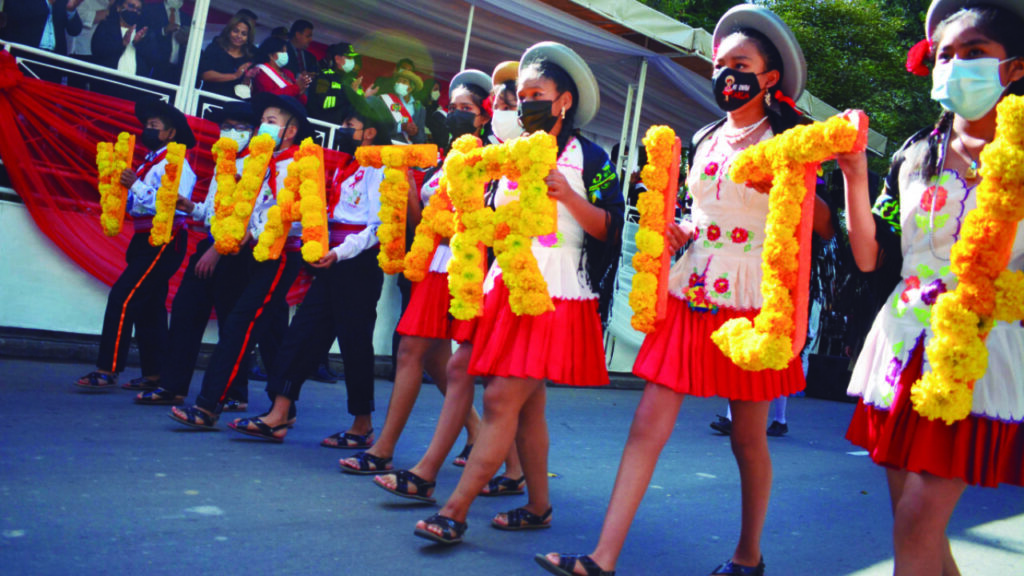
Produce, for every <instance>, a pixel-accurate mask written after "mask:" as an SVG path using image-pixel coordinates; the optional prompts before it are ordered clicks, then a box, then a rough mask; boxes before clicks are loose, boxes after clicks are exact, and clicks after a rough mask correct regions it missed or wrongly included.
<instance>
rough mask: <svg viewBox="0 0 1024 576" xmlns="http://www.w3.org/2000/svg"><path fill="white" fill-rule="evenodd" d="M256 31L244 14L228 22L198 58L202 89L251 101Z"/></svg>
mask: <svg viewBox="0 0 1024 576" xmlns="http://www.w3.org/2000/svg"><path fill="white" fill-rule="evenodd" d="M254 27H255V26H254V24H253V22H252V21H251V20H249V19H248V18H246V17H245V16H243V15H241V14H235V16H233V17H232V18H231V20H228V23H227V25H226V26H225V27H224V29H223V30H221V32H220V34H218V35H217V37H216V38H214V39H213V40H212V41H211V42H210V44H209V45H208V46H207V47H206V50H203V54H202V56H200V58H199V75H198V78H199V80H200V81H201V82H202V84H201V85H200V88H202V89H203V90H206V91H207V92H213V93H214V94H220V95H221V96H228V97H235V98H241V99H243V100H247V99H249V96H250V85H251V84H252V78H251V74H247V72H248V71H249V70H250V68H251V67H252V65H253V62H254V61H255V59H256V48H255V45H254V44H253V33H254Z"/></svg>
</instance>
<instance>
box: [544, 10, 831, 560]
mask: <svg viewBox="0 0 1024 576" xmlns="http://www.w3.org/2000/svg"><path fill="white" fill-rule="evenodd" d="M714 44H715V55H716V56H715V61H714V67H715V70H714V74H713V76H712V84H713V90H714V94H715V98H716V100H717V102H718V105H719V107H720V108H721V109H722V110H723V111H725V112H726V117H725V118H723V119H721V120H719V121H717V122H715V123H713V124H711V125H710V126H707V127H705V128H704V129H702V130H700V131H698V132H697V134H696V135H695V136H694V138H693V142H692V144H691V154H690V156H689V157H690V158H692V159H693V161H692V166H693V170H691V171H690V173H689V174H688V175H687V185H688V187H689V190H690V195H691V197H692V200H693V208H692V221H684V222H683V223H682V224H676V223H674V222H670V223H669V224H668V227H667V230H666V240H667V244H668V246H669V249H670V250H671V251H673V252H675V251H678V250H679V249H680V248H681V247H682V246H683V245H684V244H685V243H686V242H687V241H688V240H690V239H691V238H692V239H696V240H697V241H696V242H693V243H692V244H690V245H689V247H688V249H687V250H686V251H685V252H684V253H683V254H682V256H681V257H680V258H679V259H678V260H677V261H676V264H675V265H674V266H673V267H672V271H671V272H670V274H669V303H668V314H667V317H666V318H665V320H664V321H662V322H661V323H660V324H659V325H658V326H657V328H656V329H655V331H654V332H653V333H651V334H649V335H648V336H647V337H646V339H645V340H644V343H643V346H642V347H641V349H640V352H639V354H638V355H637V359H636V363H635V364H634V366H633V372H634V373H635V374H636V375H638V376H640V377H641V378H643V379H644V380H646V381H647V385H646V387H645V388H644V393H643V396H642V397H641V399H640V404H639V406H638V407H637V409H636V414H635V415H634V417H633V423H632V426H631V427H630V431H629V439H628V440H627V442H626V447H625V449H624V450H623V452H622V460H621V462H620V464H619V471H618V476H617V477H616V479H615V487H614V489H613V490H612V496H611V500H610V502H609V505H608V511H607V512H606V514H605V519H604V525H603V527H602V529H601V534H600V537H599V539H598V542H597V546H596V548H594V550H593V552H591V553H590V554H589V555H579V554H554V553H551V554H547V555H538V556H537V562H538V563H539V564H541V566H543V567H544V568H545V569H547V570H548V571H549V572H552V573H554V574H562V575H568V574H586V575H590V576H593V575H602V574H611V573H612V572H613V571H614V570H615V568H616V565H617V563H618V559H619V554H620V553H621V551H622V547H623V546H624V544H625V541H626V536H627V534H628V531H629V527H630V524H631V523H632V522H633V518H634V517H635V515H636V512H637V508H638V507H639V505H640V502H641V500H642V498H643V496H644V492H645V491H646V490H647V486H648V485H649V484H650V481H651V477H652V474H653V473H654V467H655V465H656V464H657V462H658V458H659V456H660V454H661V450H662V448H663V447H664V445H665V443H666V442H667V441H668V439H669V436H670V435H671V433H672V430H673V428H674V426H675V423H676V419H677V416H678V414H679V409H680V407H681V405H682V402H683V399H684V398H685V397H686V395H693V396H702V397H708V396H719V397H723V398H726V399H728V400H729V403H730V406H731V407H732V414H733V429H732V435H731V437H730V441H731V443H732V448H733V454H734V456H735V458H736V462H737V464H738V465H739V470H740V484H741V499H742V525H741V530H740V535H739V542H738V544H737V546H736V548H735V549H734V551H733V552H732V553H731V555H730V557H729V559H728V560H727V561H726V562H724V563H723V564H721V565H720V566H718V567H717V568H715V569H714V570H713V571H712V574H720V575H721V574H729V575H737V576H738V575H743V576H761V575H763V574H764V562H763V561H762V557H761V544H760V542H761V531H762V529H763V526H764V520H765V514H766V513H767V511H768V501H769V496H770V493H771V478H772V467H771V459H770V456H769V453H768V442H767V438H766V436H765V429H766V427H767V419H768V407H769V404H770V402H771V400H772V399H773V398H777V397H779V396H785V395H788V394H792V393H794V392H797V391H799V390H802V389H803V388H804V377H803V371H802V369H801V364H800V360H799V358H795V359H794V360H793V361H792V362H791V363H790V365H789V366H788V367H787V368H786V369H784V370H764V371H759V372H753V371H747V370H743V369H741V368H739V367H737V366H736V365H735V364H733V363H732V361H731V360H729V359H728V358H727V357H725V355H723V354H722V352H721V351H720V350H719V349H718V348H717V347H716V346H715V344H714V343H713V342H712V341H711V337H710V336H711V334H712V332H714V331H715V330H716V329H718V327H720V326H721V325H722V324H724V323H725V322H726V321H727V320H729V319H731V318H739V317H747V318H754V316H756V315H757V313H758V311H759V308H760V307H761V291H760V287H761V261H762V258H761V253H762V249H763V244H762V242H763V238H764V237H765V234H764V231H765V223H766V220H767V217H768V194H763V193H762V191H759V190H755V189H753V188H750V187H748V186H745V185H743V184H737V183H735V182H733V181H732V180H730V179H729V178H728V176H727V175H728V173H729V165H730V164H731V163H732V162H733V160H734V159H735V158H736V156H737V155H738V154H739V153H740V152H742V151H743V150H745V149H746V148H747V147H749V146H752V145H754V144H757V143H758V142H761V141H764V140H767V139H769V138H771V137H772V135H773V134H778V133H780V132H782V131H784V130H786V129H788V128H791V127H792V126H793V125H794V124H796V123H797V122H798V116H797V115H796V113H795V111H794V110H793V109H792V108H791V107H790V105H789V104H788V103H787V102H791V101H792V100H791V99H793V100H795V99H796V98H798V97H799V96H800V93H801V92H802V91H803V86H804V83H805V80H806V64H805V63H804V57H803V53H802V51H801V50H800V46H799V45H798V44H797V42H796V38H795V37H794V36H793V33H792V32H791V31H790V29H789V28H788V27H787V26H786V25H785V24H784V23H783V22H782V20H781V19H779V17H778V16H776V15H775V14H774V13H772V12H771V11H769V10H768V9H766V8H763V7H760V6H754V5H741V6H737V7H735V8H733V9H731V10H729V11H728V12H726V14H725V15H723V16H722V18H721V20H719V22H718V25H717V26H716V27H715V32H714ZM769 100H771V101H772V102H773V104H771V105H769V103H768V102H769ZM780 101H783V102H782V103H781V105H780ZM763 192H767V190H764V191H763ZM818 203H819V206H818V208H821V209H822V210H821V223H820V224H819V222H818V218H817V216H818V212H819V211H818V210H816V214H815V216H816V222H815V224H816V225H815V230H816V231H817V232H818V233H819V234H822V235H825V236H829V235H831V231H830V230H829V227H828V225H827V222H828V217H829V214H828V209H827V207H826V206H824V205H823V203H822V202H821V201H820V200H818ZM720 237H721V238H722V239H724V240H723V241H719V238H720ZM737 238H742V239H743V241H742V242H738V241H736V239H737ZM701 240H709V241H710V242H703V241H701ZM694 293H697V294H701V295H702V297H700V298H693V297H692V295H693V294H694ZM713 312H714V313H713Z"/></svg>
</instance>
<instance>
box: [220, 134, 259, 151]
mask: <svg viewBox="0 0 1024 576" xmlns="http://www.w3.org/2000/svg"><path fill="white" fill-rule="evenodd" d="M220 137H221V138H230V139H232V140H234V141H235V142H236V143H237V144H238V151H239V152H241V151H242V150H245V147H246V146H248V145H249V140H250V139H251V138H252V131H251V130H233V129H232V130H221V131H220Z"/></svg>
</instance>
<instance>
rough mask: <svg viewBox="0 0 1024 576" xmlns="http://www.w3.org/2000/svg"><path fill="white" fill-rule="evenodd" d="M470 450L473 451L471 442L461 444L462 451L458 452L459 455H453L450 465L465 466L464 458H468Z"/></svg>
mask: <svg viewBox="0 0 1024 576" xmlns="http://www.w3.org/2000/svg"><path fill="white" fill-rule="evenodd" d="M472 451H473V445H472V444H466V445H465V446H463V447H462V452H459V455H458V456H456V457H455V460H452V466H458V467H459V468H465V467H466V460H469V454H470V452H472Z"/></svg>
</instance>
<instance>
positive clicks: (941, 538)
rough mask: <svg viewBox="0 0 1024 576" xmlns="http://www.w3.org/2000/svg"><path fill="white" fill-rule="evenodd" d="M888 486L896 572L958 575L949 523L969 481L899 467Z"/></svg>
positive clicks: (913, 575) (903, 574)
mask: <svg viewBox="0 0 1024 576" xmlns="http://www.w3.org/2000/svg"><path fill="white" fill-rule="evenodd" d="M900 477H902V478H903V482H902V483H900V482H899V479H900ZM894 484H895V485H896V488H897V490H895V491H894V490H893V485H894ZM889 486H890V488H889V490H890V494H891V496H892V497H893V510H894V523H893V547H894V548H895V553H896V569H895V571H894V576H917V575H926V574H942V575H943V576H959V574H960V570H959V568H958V567H957V565H956V561H955V560H954V559H953V553H952V551H951V550H950V547H949V538H948V537H947V536H946V526H947V525H948V524H949V518H950V517H951V516H952V515H953V510H954V509H955V508H956V504H957V502H958V501H959V500H960V496H961V495H962V494H963V492H964V489H965V488H966V487H967V484H966V483H965V482H964V481H963V480H959V479H947V478H939V477H938V476H932V475H931V474H918V473H915V472H906V471H899V472H890V474H889Z"/></svg>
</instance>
